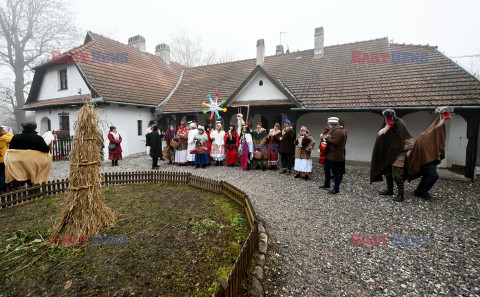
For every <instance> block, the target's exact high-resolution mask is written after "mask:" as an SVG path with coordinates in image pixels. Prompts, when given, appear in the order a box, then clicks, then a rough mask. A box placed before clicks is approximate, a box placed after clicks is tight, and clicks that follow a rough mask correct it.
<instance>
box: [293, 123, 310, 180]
mask: <svg viewBox="0 0 480 297" xmlns="http://www.w3.org/2000/svg"><path fill="white" fill-rule="evenodd" d="M294 144H295V167H294V170H295V171H296V172H297V174H296V175H295V178H298V177H300V175H301V174H302V173H303V174H304V176H305V180H308V176H309V174H311V173H312V152H313V147H314V146H315V141H314V140H313V137H312V136H310V135H309V134H308V129H307V127H302V128H301V129H300V135H298V137H297V139H296V140H295V142H294Z"/></svg>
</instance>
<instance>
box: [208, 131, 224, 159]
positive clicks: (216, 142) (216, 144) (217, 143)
mask: <svg viewBox="0 0 480 297" xmlns="http://www.w3.org/2000/svg"><path fill="white" fill-rule="evenodd" d="M215 128H216V129H215V130H213V131H212V132H211V133H210V139H211V140H212V150H211V152H210V156H211V157H212V159H213V161H215V166H223V160H224V159H225V131H223V130H222V124H221V123H217V125H216V127H215Z"/></svg>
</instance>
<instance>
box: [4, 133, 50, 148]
mask: <svg viewBox="0 0 480 297" xmlns="http://www.w3.org/2000/svg"><path fill="white" fill-rule="evenodd" d="M10 149H12V150H34V151H40V152H44V153H48V152H49V151H50V149H49V148H48V145H47V144H46V143H45V140H43V137H42V136H40V135H37V132H35V131H31V130H23V131H22V133H21V134H17V135H15V136H13V138H12V141H11V142H10Z"/></svg>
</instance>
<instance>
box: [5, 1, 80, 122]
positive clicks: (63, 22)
mask: <svg viewBox="0 0 480 297" xmlns="http://www.w3.org/2000/svg"><path fill="white" fill-rule="evenodd" d="M72 15H73V13H72V12H71V11H70V10H69V9H68V6H67V3H66V2H63V1H61V0H5V1H2V2H1V3H0V65H4V66H7V67H8V68H9V69H10V70H11V71H12V72H13V77H14V81H13V86H12V87H10V86H7V87H6V89H4V90H3V92H1V93H0V96H1V95H3V96H2V97H3V102H7V103H9V105H10V108H11V109H10V111H11V112H12V113H13V116H14V118H15V121H16V123H17V129H19V124H20V123H22V122H24V121H25V111H24V110H23V109H22V108H23V106H24V104H25V95H26V91H27V90H28V88H29V86H30V84H31V77H32V67H33V66H34V65H35V64H36V63H38V62H40V60H41V59H42V58H46V57H48V56H49V55H50V53H51V51H53V50H62V49H65V47H66V46H70V45H72V44H74V42H75V41H78V37H79V36H80V35H79V33H78V32H77V30H76V29H75V26H74V25H73V18H72ZM2 105H3V104H2ZM7 109H8V108H7Z"/></svg>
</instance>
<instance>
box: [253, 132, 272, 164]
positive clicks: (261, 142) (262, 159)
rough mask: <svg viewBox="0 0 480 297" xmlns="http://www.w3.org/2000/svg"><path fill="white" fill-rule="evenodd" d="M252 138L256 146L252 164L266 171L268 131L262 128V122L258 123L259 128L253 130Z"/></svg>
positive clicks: (254, 146)
mask: <svg viewBox="0 0 480 297" xmlns="http://www.w3.org/2000/svg"><path fill="white" fill-rule="evenodd" d="M252 138H253V148H254V151H253V159H252V164H253V165H255V169H259V168H262V171H265V169H266V166H267V160H268V150H267V140H268V132H267V130H265V129H263V128H262V125H261V124H257V129H256V130H255V131H253V133H252Z"/></svg>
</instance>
